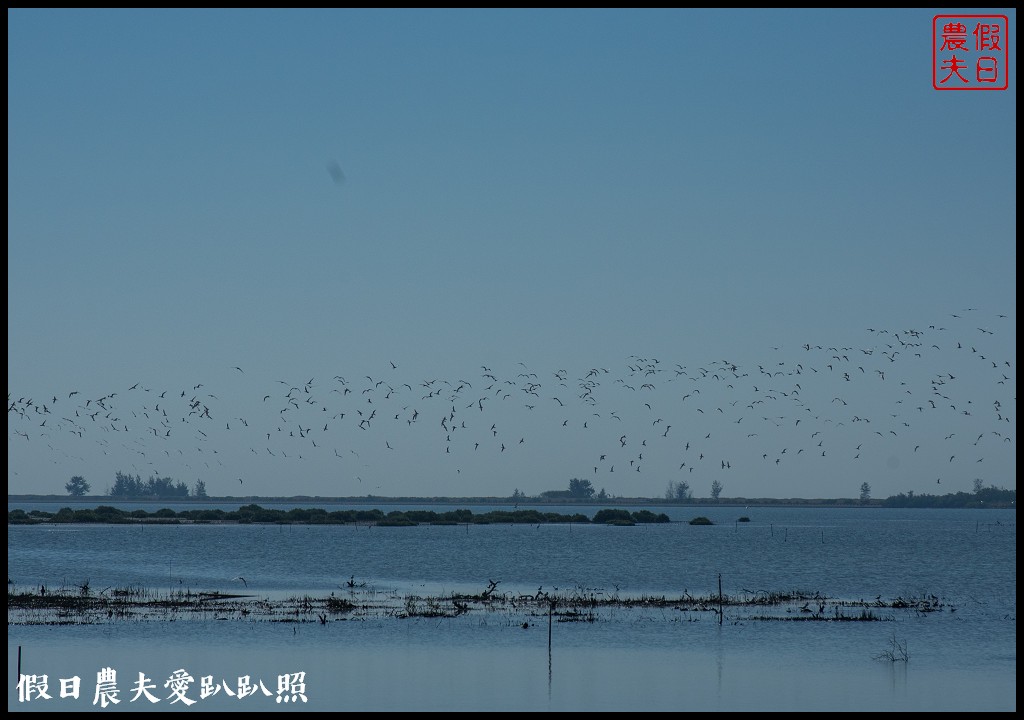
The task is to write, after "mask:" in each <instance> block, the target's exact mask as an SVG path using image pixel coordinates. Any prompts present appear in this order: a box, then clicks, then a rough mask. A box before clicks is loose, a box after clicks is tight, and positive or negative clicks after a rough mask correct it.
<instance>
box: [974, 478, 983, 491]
mask: <svg viewBox="0 0 1024 720" xmlns="http://www.w3.org/2000/svg"><path fill="white" fill-rule="evenodd" d="M984 485H985V481H984V480H982V479H981V478H974V492H975V493H980V492H981V488H982V487H984Z"/></svg>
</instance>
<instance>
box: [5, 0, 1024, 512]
mask: <svg viewBox="0 0 1024 720" xmlns="http://www.w3.org/2000/svg"><path fill="white" fill-rule="evenodd" d="M951 12H955V11H949V10H934V9H923V10H878V9H872V10H813V11H803V10H786V11H782V10H763V11H762V10H757V11H754V10H720V11H708V10H700V11H695V10H664V11H662V10H596V11H595V10H543V11H538V10H368V11H367V10H360V11H354V10H324V11H319V10H298V11H293V10H255V11H254V10H244V11H227V10H212V11H206V10H203V11H197V10H156V11H153V10H131V11H127V10H82V11H69V10H8V31H7V32H8V51H7V52H8V95H7V108H8V110H7V119H8V125H7V150H8V162H7V179H8V190H7V198H8V213H7V228H8V240H7V258H8V271H7V293H8V311H7V318H8V330H7V337H8V351H7V357H8V366H7V382H8V441H7V445H8V461H7V468H8V490H9V492H11V493H56V494H63V493H64V492H65V491H64V485H65V483H66V482H67V481H68V480H69V478H70V477H71V476H73V475H82V476H84V477H85V479H86V480H87V481H88V482H90V483H91V485H92V488H93V492H103V491H104V490H105V489H107V488H108V487H109V486H111V485H112V484H113V481H114V476H115V473H116V472H118V471H121V472H127V473H132V474H139V475H141V476H142V477H143V479H146V478H148V477H149V476H151V475H153V476H157V477H168V476H169V477H171V478H172V479H174V480H181V481H184V482H186V483H187V484H189V485H192V484H193V483H194V482H195V481H196V480H199V479H201V480H203V481H204V482H205V484H206V488H207V491H208V492H209V493H210V494H211V495H296V494H303V495H320V496H349V495H366V494H371V493H372V494H377V495H388V496H398V495H415V496H433V495H448V496H479V495H486V496H492V495H494V496H506V495H510V494H511V493H512V492H513V490H515V489H517V488H518V489H519V490H521V491H523V492H525V493H527V494H528V495H532V494H536V493H539V492H542V491H544V490H549V489H565V488H567V487H568V481H569V479H570V478H574V477H579V478H584V479H589V480H591V481H592V483H593V485H594V487H595V488H597V489H601V488H604V489H605V490H606V491H607V492H608V493H609V494H611V495H613V496H615V495H621V496H649V497H659V496H663V495H664V493H665V490H666V487H667V486H668V484H669V483H670V482H678V481H685V482H687V483H689V485H690V487H691V489H692V490H693V492H694V494H695V495H697V496H699V497H706V496H708V495H709V493H710V488H711V484H712V483H713V482H714V481H715V480H718V481H719V482H720V483H721V484H722V487H723V490H722V495H723V496H724V497H733V496H744V497H776V498H785V497H805V498H818V497H857V496H858V495H859V493H860V487H861V483H863V482H868V483H869V484H870V486H871V488H872V495H873V496H874V497H876V498H878V497H886V496H888V495H892V494H896V493H899V492H907V491H911V490H913V491H914V492H916V493H938V494H943V493H947V492H954V491H958V490H965V491H970V490H971V489H972V487H973V485H974V482H975V480H976V479H981V481H982V482H983V483H984V484H985V485H993V486H997V487H1005V488H1014V489H1015V488H1016V447H1015V445H1016V442H1017V439H1016V292H1017V274H1016V199H1015V198H1016V184H1017V182H1016V179H1017V178H1016V122H1017V118H1016V75H1015V73H1016V48H1015V42H1016V37H1017V35H1016V34H1015V33H1016V25H1015V23H1016V13H1015V11H1014V10H1013V9H1001V10H1000V9H996V10H989V11H985V10H980V11H979V10H973V11H970V12H972V13H982V14H984V13H986V12H987V13H989V14H1005V15H1008V17H1009V25H1010V28H1009V43H1010V44H1009V61H1010V62H1009V68H1008V70H1009V78H1010V80H1009V89H1008V90H1005V91H979V92H957V91H950V92H945V91H937V90H935V89H934V88H933V87H932V51H933V47H932V18H933V16H934V15H936V14H940V13H941V14H950V13H951ZM240 480H241V482H240Z"/></svg>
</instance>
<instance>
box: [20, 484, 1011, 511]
mask: <svg viewBox="0 0 1024 720" xmlns="http://www.w3.org/2000/svg"><path fill="white" fill-rule="evenodd" d="M1016 495H1017V493H1016V491H1006V490H1001V489H988V488H986V489H985V490H984V491H982V494H981V495H980V497H979V495H978V494H974V495H970V494H967V493H955V494H953V495H948V496H936V495H918V496H909V497H908V496H904V495H899V496H894V497H890V498H884V499H870V500H860V499H854V498H834V499H828V498H817V499H807V498H720V499H718V500H713V499H712V498H690V499H689V500H686V501H678V500H666V499H664V498H639V497H636V498H624V497H609V498H605V499H603V500H597V499H595V498H522V497H520V498H511V497H385V496H379V495H361V496H358V497H321V496H318V495H293V496H289V497H272V496H262V495H261V496H235V495H226V496H220V497H213V496H209V497H203V498H196V497H174V498H159V497H141V498H140V497H136V498H121V497H111V496H109V495H85V496H82V497H71V496H68V495H8V496H7V503H8V505H11V504H15V503H17V504H26V503H55V504H60V505H67V506H71V505H75V506H78V505H93V506H96V505H110V504H113V503H116V504H131V505H152V504H154V503H165V504H172V505H195V506H197V507H200V506H204V505H230V504H235V503H238V504H239V505H240V506H241V505H250V504H257V505H284V504H288V505H299V506H304V507H308V506H324V505H358V506H388V507H391V506H407V505H445V506H452V505H455V506H467V505H476V506H483V507H495V508H506V509H507V508H513V507H521V508H529V507H533V508H538V507H566V506H572V507H580V508H588V507H596V508H607V507H653V506H656V507H681V508H685V507H691V508H712V507H742V508H751V507H786V508H800V507H806V508H830V507H834V508H918V509H927V508H931V509H936V508H968V509H982V510H1016V509H1017V501H1016Z"/></svg>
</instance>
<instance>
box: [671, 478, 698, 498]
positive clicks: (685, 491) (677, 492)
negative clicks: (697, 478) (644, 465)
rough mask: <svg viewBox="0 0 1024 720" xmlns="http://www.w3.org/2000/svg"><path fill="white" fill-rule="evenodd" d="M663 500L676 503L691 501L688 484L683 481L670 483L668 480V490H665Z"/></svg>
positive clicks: (691, 493)
mask: <svg viewBox="0 0 1024 720" xmlns="http://www.w3.org/2000/svg"><path fill="white" fill-rule="evenodd" d="M665 499H666V500H673V501H676V502H685V501H687V500H692V499H693V492H692V491H691V490H690V483H688V482H686V481H685V480H679V481H678V482H672V481H671V480H670V481H669V483H668V488H666V489H665Z"/></svg>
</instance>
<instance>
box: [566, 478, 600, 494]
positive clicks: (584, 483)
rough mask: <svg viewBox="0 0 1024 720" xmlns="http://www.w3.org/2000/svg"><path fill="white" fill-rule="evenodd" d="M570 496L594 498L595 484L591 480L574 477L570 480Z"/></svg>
mask: <svg viewBox="0 0 1024 720" xmlns="http://www.w3.org/2000/svg"><path fill="white" fill-rule="evenodd" d="M569 497H574V498H592V497H594V485H593V484H592V483H591V482H590V481H589V480H581V479H580V478H573V479H571V480H570V481H569Z"/></svg>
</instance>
